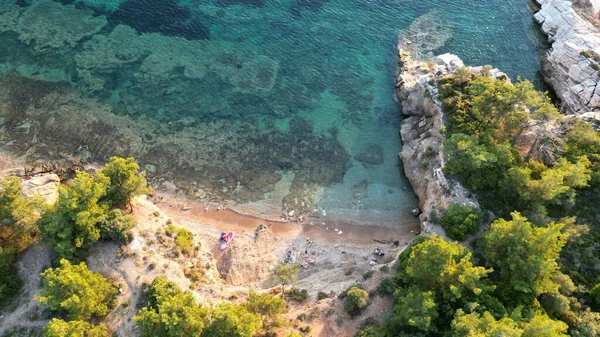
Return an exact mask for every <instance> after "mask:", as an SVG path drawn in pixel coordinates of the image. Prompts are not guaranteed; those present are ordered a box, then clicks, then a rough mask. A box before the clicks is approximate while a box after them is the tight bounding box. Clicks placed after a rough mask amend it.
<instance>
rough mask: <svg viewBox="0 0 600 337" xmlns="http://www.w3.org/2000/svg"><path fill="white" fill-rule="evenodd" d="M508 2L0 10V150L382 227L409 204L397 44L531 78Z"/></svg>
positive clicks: (292, 0) (126, 1) (33, 2)
mask: <svg viewBox="0 0 600 337" xmlns="http://www.w3.org/2000/svg"><path fill="white" fill-rule="evenodd" d="M517 3H518V1H516V0H511V1H508V2H507V3H506V4H505V3H502V4H494V5H490V4H487V5H486V4H478V5H473V6H471V7H470V8H469V9H468V10H467V11H465V8H464V6H465V5H464V4H461V2H460V1H451V2H450V3H448V2H447V1H433V2H431V3H429V4H423V3H420V2H419V3H417V2H413V1H408V2H407V3H403V4H398V3H394V2H391V1H386V0H381V1H358V2H357V3H352V4H348V3H347V2H343V1H337V0H330V1H327V0H321V1H305V0H276V1H264V0H262V1H261V0H253V1H239V0H214V1H194V0H186V1H179V2H177V1H174V0H169V1H162V0H161V1H156V0H152V1H140V0H113V1H102V0H75V1H73V0H64V1H60V2H59V1H51V0H14V1H13V0H2V1H1V2H0V44H1V45H2V46H3V47H2V49H1V50H0V117H2V126H3V128H2V133H1V137H0V145H1V146H2V148H3V149H4V150H5V151H8V152H9V153H11V154H13V155H15V156H18V157H23V158H26V160H27V161H28V162H29V163H31V164H35V163H40V162H44V161H61V160H79V161H82V162H85V163H93V162H103V161H106V159H107V158H108V157H110V156H112V155H119V156H134V157H136V158H137V159H138V160H139V161H140V162H141V164H142V165H143V166H144V167H145V169H146V171H147V172H148V175H149V177H150V178H151V181H152V182H153V184H154V186H155V187H157V188H160V189H165V190H171V191H178V192H179V193H184V194H186V195H188V196H190V197H192V198H198V199H201V200H216V201H219V202H223V203H226V202H229V203H231V204H239V205H242V204H244V205H250V207H254V208H257V209H259V210H260V209H261V208H262V209H263V210H264V211H266V210H267V209H274V210H277V212H281V214H282V215H283V216H284V217H287V218H292V219H296V220H298V218H299V217H301V216H305V215H307V214H308V215H310V214H313V215H315V214H319V215H321V216H322V215H324V214H327V215H328V216H330V217H331V216H335V217H347V218H355V219H358V220H365V219H370V220H371V221H378V222H381V223H386V222H390V223H394V222H397V221H398V220H399V219H401V218H403V217H404V216H409V212H410V209H412V208H414V207H415V206H416V204H417V201H416V198H415V196H414V194H413V193H412V191H411V188H410V184H409V183H408V181H407V180H406V178H405V177H404V176H403V174H402V173H401V168H400V167H401V165H399V164H400V163H399V161H398V158H397V153H398V152H399V149H400V140H399V137H398V129H399V125H400V119H401V117H400V113H399V111H398V105H397V102H396V101H395V100H394V99H395V97H394V90H393V89H394V88H393V84H394V76H395V73H396V62H395V59H394V56H395V45H396V44H397V42H398V35H397V34H398V32H404V33H403V34H401V38H406V39H410V42H411V43H412V45H413V46H414V47H415V48H422V47H423V45H427V46H428V51H427V52H433V51H436V52H437V51H447V50H451V51H453V52H456V53H458V54H459V55H461V57H463V58H464V59H465V61H466V62H469V61H472V62H474V63H478V64H481V63H483V64H485V63H494V64H495V65H498V66H502V68H503V69H506V71H507V73H508V74H509V75H511V76H512V75H514V76H516V75H517V74H520V75H523V76H525V77H528V78H532V77H534V76H535V73H536V71H537V69H538V68H539V66H538V62H539V59H538V49H539V48H540V46H541V44H538V43H539V42H538V40H537V38H536V34H537V33H536V32H535V31H533V30H531V29H528V28H527V26H529V25H530V24H532V22H530V21H531V19H530V17H529V15H530V14H529V13H528V12H527V10H526V8H522V10H518V11H517V12H518V15H512V16H511V17H506V16H505V15H506V14H507V13H511V11H514V10H515V8H516V7H518V6H520V5H517ZM518 8H521V7H518ZM411 24H412V25H411ZM407 36H409V37H407ZM490 36H492V37H493V36H498V37H499V39H497V40H495V41H497V42H498V44H494V43H480V41H486V40H488V39H489V38H490ZM508 39H512V40H510V41H509V40H508ZM509 42H510V43H509ZM474 46H478V47H477V48H475V47H474ZM425 49H427V48H425ZM498 58H501V60H498ZM532 69H533V70H532ZM399 205H400V206H399ZM290 214H292V215H290Z"/></svg>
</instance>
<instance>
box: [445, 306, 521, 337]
mask: <svg viewBox="0 0 600 337" xmlns="http://www.w3.org/2000/svg"><path fill="white" fill-rule="evenodd" d="M451 331H452V333H451V336H452V337H496V336H502V337H521V335H522V333H523V329H521V328H520V327H519V325H518V324H517V322H515V321H513V320H512V319H510V318H508V317H505V318H502V319H501V320H499V321H497V320H496V319H495V318H494V316H492V314H490V313H489V312H487V311H486V312H484V313H483V314H478V313H471V314H465V312H464V311H463V310H462V309H459V310H457V311H456V316H455V317H454V320H452V330H451Z"/></svg>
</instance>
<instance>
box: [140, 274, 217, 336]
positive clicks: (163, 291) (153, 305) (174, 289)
mask: <svg viewBox="0 0 600 337" xmlns="http://www.w3.org/2000/svg"><path fill="white" fill-rule="evenodd" d="M147 296H148V304H147V306H146V307H144V308H142V309H141V310H140V311H139V313H138V314H137V315H136V316H134V317H133V319H134V321H136V322H138V323H140V325H141V327H142V335H143V336H144V337H184V336H185V337H187V336H200V334H201V333H202V331H203V330H204V327H205V325H206V322H207V319H208V309H205V308H203V307H201V306H200V305H199V304H198V303H197V302H196V300H195V299H194V295H192V293H191V292H189V291H183V290H181V288H179V287H178V286H177V285H176V284H175V283H173V282H170V281H168V280H167V279H166V278H164V277H162V276H159V277H156V278H155V279H154V280H153V281H152V284H151V285H150V287H149V289H148V291H147Z"/></svg>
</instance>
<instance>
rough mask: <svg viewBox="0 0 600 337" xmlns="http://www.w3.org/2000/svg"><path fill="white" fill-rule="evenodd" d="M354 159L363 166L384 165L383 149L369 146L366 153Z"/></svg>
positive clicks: (378, 146) (379, 146)
mask: <svg viewBox="0 0 600 337" xmlns="http://www.w3.org/2000/svg"><path fill="white" fill-rule="evenodd" d="M354 159H356V160H358V161H359V162H361V163H363V164H369V165H381V164H383V148H382V147H381V145H377V144H374V145H369V147H368V148H367V149H366V150H365V151H363V152H361V153H359V154H357V155H355V156H354Z"/></svg>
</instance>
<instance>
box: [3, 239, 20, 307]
mask: <svg viewBox="0 0 600 337" xmlns="http://www.w3.org/2000/svg"><path fill="white" fill-rule="evenodd" d="M13 262H14V253H12V252H10V251H7V250H4V249H3V248H2V247H0V308H2V307H3V306H4V305H5V304H6V303H7V302H8V301H9V300H10V299H11V298H13V297H14V296H16V295H17V294H18V292H19V290H20V289H21V286H22V285H23V281H22V280H21V278H20V277H19V275H17V271H16V269H15V268H14V267H13Z"/></svg>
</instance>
